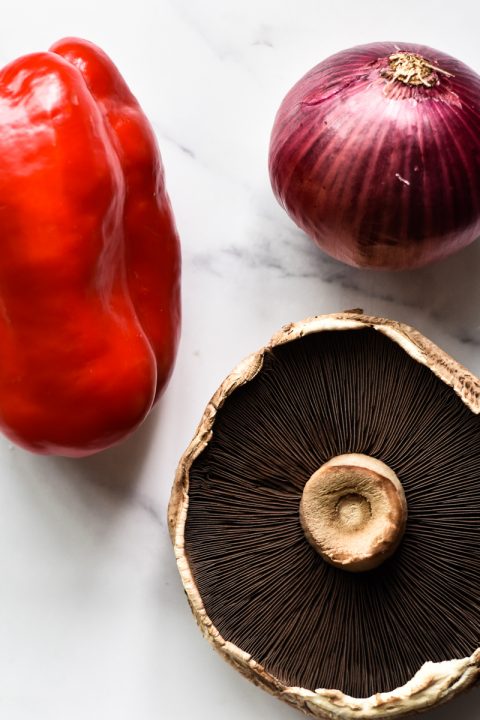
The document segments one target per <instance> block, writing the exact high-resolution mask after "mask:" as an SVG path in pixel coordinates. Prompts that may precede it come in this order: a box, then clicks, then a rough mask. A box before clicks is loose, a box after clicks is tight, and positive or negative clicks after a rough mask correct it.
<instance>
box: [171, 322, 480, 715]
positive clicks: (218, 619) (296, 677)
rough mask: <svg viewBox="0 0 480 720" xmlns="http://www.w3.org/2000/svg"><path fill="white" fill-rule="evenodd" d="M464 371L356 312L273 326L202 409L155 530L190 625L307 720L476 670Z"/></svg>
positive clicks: (474, 404)
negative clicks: (167, 540) (175, 573)
mask: <svg viewBox="0 0 480 720" xmlns="http://www.w3.org/2000/svg"><path fill="white" fill-rule="evenodd" d="M479 413H480V382H479V380H478V379H477V378H475V377H474V376H473V375H471V374H470V373H469V372H468V371H467V370H466V369H465V368H463V367H462V366H461V365H459V364H458V363H457V362H456V361H454V360H453V359H452V358H450V357H449V356H448V355H446V354H445V353H444V352H442V351H441V350H440V349H439V348H437V347H436V346H435V345H434V344H433V343H431V342H430V341H429V340H427V339H426V338H424V337H423V336H422V335H421V334H420V333H419V332H418V331H416V330H414V329H413V328H411V327H408V326H405V325H402V324H400V323H397V322H393V321H390V320H385V319H382V318H375V317H367V316H365V315H363V314H362V313H361V311H351V312H345V313H340V314H337V315H326V316H319V317H314V318H310V319H307V320H304V321H303V322H299V323H295V324H290V325H288V326H286V327H284V328H283V329H282V330H281V331H280V332H279V333H277V334H276V335H274V337H273V338H272V340H271V341H270V343H269V344H268V345H267V346H266V347H264V348H262V349H261V350H260V351H259V352H257V353H254V354H253V355H251V356H249V357H248V358H246V359H245V360H244V361H243V362H242V363H240V364H239V365H238V366H237V368H236V369H235V370H234V371H233V372H232V373H231V374H230V375H229V376H228V377H227V379H226V380H225V381H224V382H223V383H222V385H221V386H220V388H219V389H218V390H217V392H216V393H215V395H214V396H213V398H212V400H211V401H210V403H209V404H208V406H207V408H206V410H205V413H204V415H203V418H202V420H201V422H200V424H199V426H198V429H197V431H196V433H195V436H194V438H193V440H192V442H191V444H190V445H189V447H188V448H187V450H186V452H185V453H184V455H183V457H182V459H181V461H180V463H179V466H178V470H177V474H176V478H175V482H174V486H173V490H172V496H171V501H170V507H169V524H170V532H171V536H172V541H173V543H174V547H175V553H176V557H177V563H178V567H179V571H180V574H181V577H182V581H183V584H184V587H185V590H186V593H187V596H188V600H189V602H190V605H191V608H192V610H193V613H194V615H195V617H196V620H197V622H198V624H199V626H200V628H201V629H202V631H203V633H204V635H205V636H206V637H207V639H208V640H209V641H210V642H211V644H212V645H213V646H214V647H215V648H216V649H217V650H219V651H220V652H221V654H222V655H223V656H224V657H225V658H226V659H227V660H228V661H229V662H230V663H232V664H233V665H234V666H235V667H236V668H237V669H238V670H239V671H240V672H241V673H243V674H244V675H245V676H246V677H247V678H249V679H250V680H252V681H253V682H254V683H255V684H257V685H260V686H262V687H263V688H265V689H267V690H269V691H270V692H272V693H274V694H275V695H277V696H278V697H279V698H281V699H283V700H285V701H287V702H288V703H290V704H292V705H294V706H296V707H298V708H299V709H302V710H304V711H306V712H308V713H310V714H312V715H314V716H315V717H318V718H337V719H339V720H340V719H341V720H353V718H384V717H395V718H397V717H399V716H402V715H404V714H407V713H409V712H415V711H419V710H424V709H427V708H431V707H433V706H435V705H437V704H439V703H441V702H444V701H445V700H447V699H450V698H452V697H453V696H454V695H456V694H457V693H459V692H460V691H462V690H464V689H465V688H467V687H469V686H472V685H473V684H474V683H475V681H476V680H477V679H478V677H479V675H480V627H479V622H478V619H479V609H480V608H479V605H480V572H479V571H480V418H479Z"/></svg>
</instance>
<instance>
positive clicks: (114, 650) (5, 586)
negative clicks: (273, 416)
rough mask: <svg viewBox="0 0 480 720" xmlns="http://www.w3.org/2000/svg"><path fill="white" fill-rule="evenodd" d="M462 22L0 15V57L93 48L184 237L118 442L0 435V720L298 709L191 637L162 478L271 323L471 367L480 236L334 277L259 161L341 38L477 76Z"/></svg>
mask: <svg viewBox="0 0 480 720" xmlns="http://www.w3.org/2000/svg"><path fill="white" fill-rule="evenodd" d="M7 8H8V9H7ZM472 16H474V17H472ZM478 21H480V9H478V8H476V7H475V8H474V6H473V4H472V3H471V2H470V0H457V2H455V3H452V4H450V5H449V6H448V7H447V6H443V5H441V4H440V5H439V4H438V3H437V4H434V3H431V2H428V1H426V2H423V3H417V2H415V1H414V0H404V2H402V3H401V4H397V5H395V4H393V5H392V4H390V5H389V4H385V3H380V2H377V1H375V0H363V1H362V2H353V0H352V1H350V0H339V1H338V2H336V3H334V4H330V3H321V2H319V1H318V0H296V2H295V3H294V2H283V3H279V2H278V1H277V0H255V2H254V1H253V0H247V2H246V3H238V2H233V0H224V1H223V2H220V0H203V1H202V2H198V3H195V2H192V1H191V0H190V2H189V1H188V0H170V2H169V1H168V0H137V2H136V3H132V2H125V1H123V0H116V2H113V0H108V1H106V0H104V2H99V0H82V3H69V2H63V3H61V2H57V1H56V0H43V2H41V3H35V4H34V3H32V2H31V1H30V0H16V2H15V3H8V4H7V6H6V8H4V12H3V13H2V23H1V27H0V40H1V42H0V61H1V63H2V64H4V63H6V62H8V61H9V60H11V59H13V58H15V57H16V56H18V55H21V54H23V53H27V52H31V51H35V50H42V49H45V48H47V47H48V46H49V45H50V44H51V43H52V42H53V41H55V40H56V39H58V38H60V37H63V36H65V35H78V36H81V37H85V38H88V39H90V40H92V41H94V42H96V43H98V44H99V45H101V46H102V47H103V48H104V49H105V50H106V51H107V52H108V53H109V54H110V56H111V57H112V58H113V59H114V61H115V62H116V63H117V65H118V66H119V68H120V70H121V71H122V72H123V74H124V76H125V77H126V79H127V81H128V82H129V84H130V86H131V88H132V89H133V91H134V92H135V94H136V95H137V97H138V98H139V100H140V101H141V103H142V105H143V107H144V109H145V111H146V112H147V114H148V115H149V117H150V119H151V121H152V123H153V125H154V128H155V131H156V133H157V136H158V140H159V143H160V147H161V151H162V155H163V159H164V164H165V168H166V176H167V183H168V190H169V193H170V197H171V201H172V204H173V207H174V211H175V215H176V219H177V224H178V229H179V232H180V235H181V240H182V246H183V312H184V319H183V334H182V340H181V346H180V351H179V355H178V361H177V364H176V369H175V372H174V375H173V378H172V380H171V382H170V385H169V387H168V389H167V391H166V392H165V394H164V396H163V398H162V400H161V401H160V403H159V404H158V406H157V408H156V409H155V411H154V412H153V413H152V414H151V416H150V417H149V418H148V420H147V421H146V422H145V423H144V425H143V426H142V427H141V428H140V430H138V431H137V432H136V433H135V434H134V435H133V436H131V437H130V438H129V439H128V440H127V441H125V442H124V443H123V444H121V445H119V446H117V447H116V448H114V449H111V450H109V451H106V452H104V453H101V454H99V455H97V456H94V457H90V458H87V459H83V460H69V459H64V458H49V457H36V456H33V455H30V454H28V453H27V452H24V451H22V450H20V449H18V448H16V447H14V446H12V445H11V444H10V443H9V442H8V441H7V440H5V439H1V440H0V470H1V472H0V578H1V581H0V716H1V717H2V718H5V719H8V720H31V719H32V718H35V720H64V719H65V718H68V720H87V719H88V720H97V718H101V719H102V720H113V719H115V720H127V719H128V720H132V719H133V718H135V720H158V719H159V718H161V719H162V720H193V718H195V719H196V720H203V719H204V720H207V719H208V720H224V719H225V718H228V720H244V719H245V718H249V720H257V719H258V720H260V718H261V719H262V720H274V719H275V720H280V719H282V720H283V719H285V720H287V718H288V719H291V720H294V718H296V717H300V716H299V715H298V714H297V713H296V711H294V710H292V709H290V708H289V707H287V706H284V705H283V704H281V703H279V702H278V701H277V700H275V699H273V698H271V697H269V696H268V695H267V694H266V693H264V692H262V691H260V690H258V689H257V688H255V687H253V686H251V685H250V684H249V683H247V682H246V681H245V680H244V679H242V678H241V677H240V676H239V675H238V674H237V673H236V672H234V671H233V670H232V669H231V668H230V667H228V666H227V665H226V664H225V663H224V662H223V660H222V659H221V658H220V657H218V656H217V655H216V654H215V653H214V652H213V651H212V650H211V649H210V647H209V646H208V644H207V643H206V642H205V641H204V640H203V639H202V637H201V635H200V633H199V632H198V631H197V629H196V627H195V624H194V621H193V619H192V617H191V614H190V612H189V609H188V606H187V603H186V600H185V597H184V594H183V592H182V588H181V584H180V580H179V577H178V574H177V570H176V566H175V562H174V557H173V552H172V548H171V544H170V541H169V537H168V533H167V527H166V508H167V502H168V498H169V492H170V486H171V482H172V479H173V475H174V471H175V467H176V464H177V462H178V459H179V457H180V455H181V453H182V452H183V450H184V449H185V447H186V445H187V444H188V442H189V441H190V439H191V437H192V434H193V432H194V429H195V427H196V424H197V422H198V420H199V419H200V416H201V413H202V411H203V408H204V406H205V404H206V402H207V401H208V399H209V397H210V396H211V394H212V393H213V391H214V390H215V389H216V387H217V386H218V384H219V383H220V382H221V380H222V379H223V378H224V377H225V375H226V374H227V373H228V372H229V371H230V370H231V368H232V367H233V366H234V365H235V364H236V363H237V362H238V361H239V360H240V359H241V358H243V357H244V356H245V355H247V354H248V353H249V352H251V351H253V350H255V349H257V348H258V347H260V346H261V345H263V344H264V343H265V341H266V340H267V339H268V338H269V337H270V336H271V335H272V333H273V332H274V331H275V330H277V329H278V328H280V326H282V325H283V324H285V323H287V322H288V321H291V320H299V319H301V318H303V317H306V316H309V315H314V314H320V313H327V312H334V311H339V310H342V309H346V308H352V307H363V308H364V309H365V310H366V311H367V312H368V313H369V314H378V315H383V316H386V317H390V318H394V319H398V320H402V321H405V322H407V323H409V324H412V325H414V326H416V327H417V328H418V329H420V330H421V331H422V332H423V333H424V334H426V335H427V336H429V337H430V338H431V339H432V340H434V341H435V342H437V343H438V344H439V345H440V346H442V347H443V348H444V349H445V350H447V351H448V352H449V353H450V354H452V355H453V356H454V357H456V358H457V359H458V360H459V361H461V362H462V363H463V364H465V365H467V366H468V367H469V368H470V369H471V370H472V371H474V372H476V373H480V352H479V347H480V314H479V308H480V284H479V282H478V268H479V267H480V244H479V243H477V244H476V245H473V246H470V247H469V248H467V249H466V250H464V251H463V252H461V253H459V254H458V255H456V256H455V257H452V258H451V259H449V260H447V261H444V262H442V263H440V264H437V265H435V266H432V267H429V268H426V269H424V270H420V271H416V272H407V273H402V274H392V273H385V274H382V273H377V272H365V271H360V270H355V269H352V268H348V267H346V266H344V265H341V264H339V263H338V262H336V261H334V260H332V259H330V258H328V257H327V256H325V255H324V254H323V253H321V252H320V251H319V250H318V249H317V248H315V247H314V246H313V244H312V243H311V242H310V241H309V240H308V239H307V238H306V237H305V236H304V235H303V234H302V233H301V232H300V231H299V230H298V229H297V228H296V227H295V226H294V225H293V223H292V222H291V221H290V220H289V219H288V217H287V216H286V215H285V213H284V212H283V211H282V209H281V208H280V207H279V206H278V205H277V203H276V201H275V199H274V197H273V194H272V192H271V189H270V184H269V180H268V174H267V147H268V138H269V133H270V129H271V125H272V122H273V117H274V114H275V112H276V109H277V107H278V105H279V103H280V101H281V99H282V98H283V96H284V94H285V92H286V91H287V90H288V88H289V87H290V86H291V85H292V84H293V82H294V81H296V80H297V79H298V77H300V75H301V74H303V73H304V72H305V71H306V70H307V69H309V68H310V67H311V66H313V65H314V64H316V63H317V62H319V61H320V60H321V59H323V58H324V57H326V56H327V55H330V54H331V53H333V52H335V51H337V50H340V49H342V48H345V47H349V46H352V45H356V44H359V43H364V42H370V41H375V40H411V41H412V42H422V43H425V44H427V45H431V46H433V47H438V48H441V49H443V50H444V51H446V52H449V53H451V54H453V55H455V56H457V57H459V58H461V59H462V60H464V61H465V62H466V63H468V64H469V65H471V66H472V67H474V68H476V69H477V70H480V47H479V44H478V24H479V23H478ZM479 701H480V693H479V691H473V692H471V693H469V694H467V695H465V696H463V697H461V698H459V699H458V700H456V701H455V702H454V703H453V704H451V705H446V706H444V707H443V708H440V709H438V710H436V711H433V712H430V713H429V714H427V715H426V716H425V718H427V717H428V720H449V719H450V718H455V717H462V720H478V712H479V711H478V707H479Z"/></svg>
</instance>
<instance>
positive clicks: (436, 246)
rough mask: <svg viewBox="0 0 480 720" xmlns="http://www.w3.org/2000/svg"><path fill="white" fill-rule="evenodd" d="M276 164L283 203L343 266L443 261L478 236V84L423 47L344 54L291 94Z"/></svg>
mask: <svg viewBox="0 0 480 720" xmlns="http://www.w3.org/2000/svg"><path fill="white" fill-rule="evenodd" d="M269 166H270V178H271V182H272V187H273V190H274V192H275V194H276V196H277V198H278V200H279V202H280V203H281V204H282V205H283V206H284V207H285V209H286V210H287V212H288V213H289V215H290V216H291V217H292V219H293V220H294V221H295V222H296V223H297V224H298V225H299V226H300V227H301V228H302V229H303V230H304V231H305V232H306V233H307V234H308V235H310V236H311V237H312V238H313V239H314V240H315V242H317V243H318V245H320V247H321V248H323V249H324V250H325V251H326V252H327V253H329V254H330V255H333V256H334V257H336V258H338V259H339V260H343V261H344V262H346V263H348V264H350V265H355V266H359V267H372V268H383V269H404V268H413V267H420V266H421V265H426V264H427V263H429V262H432V261H433V260H438V259H440V258H443V257H446V256H447V255H450V254H451V253H453V252H455V251H457V250H459V249H460V248H462V247H464V246H466V245H468V244H469V243H470V242H472V241H473V240H474V239H475V238H476V237H477V236H479V235H480V77H479V76H478V75H477V74H476V73H474V72H473V70H471V69H470V68H468V67H467V66H466V65H464V64H463V63H461V62H459V61H458V60H455V59H454V58H452V57H450V56H449V55H446V54H445V53H442V52H439V51H438V50H432V49H431V48H428V47H425V46H422V45H411V44H407V43H375V44H371V45H362V46H359V47H355V48H352V49H350V50H345V51H343V52H340V53H338V54H336V55H333V56H332V57H330V58H328V59H327V60H324V61H323V62H322V63H320V64H319V65H317V66H316V67H315V68H313V69H312V70H310V72H308V73H307V74H306V75H305V76H304V77H303V78H302V79H301V80H300V81H299V82H298V83H297V84H296V85H295V86H294V87H293V88H292V89H291V90H290V92H289V93H288V94H287V96H286V97H285V99H284V101H283V103H282V105H281V106H280V109H279V111H278V113H277V117H276V119H275V124H274V127H273V131H272V137H271V145H270V159H269Z"/></svg>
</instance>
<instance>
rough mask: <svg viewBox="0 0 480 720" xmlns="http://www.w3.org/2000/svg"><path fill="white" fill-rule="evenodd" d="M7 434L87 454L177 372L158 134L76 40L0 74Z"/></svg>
mask: <svg viewBox="0 0 480 720" xmlns="http://www.w3.org/2000/svg"><path fill="white" fill-rule="evenodd" d="M0 248H1V251H0V428H1V429H2V430H3V431H4V433H5V434H6V435H7V436H8V437H9V438H11V439H12V440H13V441H14V442H16V443H18V444H20V445H22V446H23V447H25V448H27V449H29V450H31V451H35V452H39V453H52V454H59V455H70V456H81V455H88V454H90V453H94V452H97V451H98V450H102V449H104V448H106V447H108V446H110V445H112V444H113V443H115V442H117V441H119V440H120V439H122V438H123V437H124V436H126V435H127V434H128V433H130V432H131V431H132V430H133V429H134V428H136V427H137V426H138V425H139V423H141V422H142V420H143V419H144V418H145V416H146V415H147V413H148V412H149V410H150V409H151V407H152V405H153V403H154V402H155V400H156V399H157V397H158V395H159V393H160V392H161V390H162V389H163V388H164V386H165V384H166V382H167V380H168V378H169V376H170V373H171V371H172V367H173V363H174V360H175V354H176V349H177V343H178V337H179V326H180V247H179V240H178V236H177V232H176V229H175V223H174V219H173V215H172V211H171V207H170V203H169V200H168V196H167V193H166V190H165V184H164V173H163V167H162V161H161V158H160V154H159V151H158V148H157V144H156V141H155V137H154V133H153V131H152V128H151V126H150V124H149V122H148V120H147V119H146V117H145V115H144V114H143V112H142V110H141V108H140V106H139V104H138V102H137V101H136V100H135V98H134V97H133V95H132V94H131V92H130V90H129V89H128V87H127V85H126V83H125V81H124V80H123V78H122V76H121V75H120V73H119V72H118V70H117V69H116V67H115V66H114V65H113V63H112V62H111V60H110V59H109V58H108V57H107V56H106V55H105V54H104V53H103V52H102V51H101V50H100V49H99V48H97V47H95V46H94V45H92V44H91V43H89V42H86V41H83V40H77V39H73V38H68V39H66V40H62V41H60V42H58V43H56V44H55V45H54V46H53V47H52V48H51V49H50V51H49V52H44V53H35V54H32V55H27V56H25V57H22V58H19V59H18V60H16V61H14V62H12V63H11V64H9V65H7V66H6V67H5V68H4V69H3V70H2V71H0Z"/></svg>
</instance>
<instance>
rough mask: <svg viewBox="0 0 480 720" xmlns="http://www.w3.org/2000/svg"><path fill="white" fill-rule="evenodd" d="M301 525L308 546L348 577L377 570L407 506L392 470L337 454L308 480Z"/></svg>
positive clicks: (399, 531) (398, 534) (401, 527)
mask: <svg viewBox="0 0 480 720" xmlns="http://www.w3.org/2000/svg"><path fill="white" fill-rule="evenodd" d="M300 521H301V523H302V527H303V530H304V533H305V536H306V538H307V540H308V541H309V543H310V544H311V545H312V546H313V547H314V548H315V550H316V551H317V552H318V553H319V554H320V555H321V556H322V557H323V559H324V560H326V561H327V562H328V563H330V564H331V565H335V566H336V567H339V568H342V569H343V570H348V571H350V572H362V571H365V570H372V569H373V568H375V567H378V566H379V565H381V563H383V561H384V560H386V559H387V558H388V557H390V556H391V555H392V554H393V553H394V552H395V550H396V549H397V547H398V545H399V543H400V540H401V539H402V537H403V533H404V532H405V526H406V522H407V501H406V499H405V493H404V491H403V487H402V484H401V482H400V480H399V479H398V477H397V476H396V475H395V473H394V472H393V470H392V469H391V468H389V467H388V465H385V463H383V462H382V461H381V460H377V459H376V458H372V457H370V456H368V455H360V454H355V453H349V454H347V455H337V456H336V457H334V458H332V459H331V460H329V461H328V462H326V463H325V464H324V465H322V466H321V467H320V468H319V469H318V470H317V471H316V472H315V473H314V474H313V475H312V477H311V478H310V479H309V480H308V482H307V483H306V485H305V488H304V490H303V495H302V500H301V502H300Z"/></svg>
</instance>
